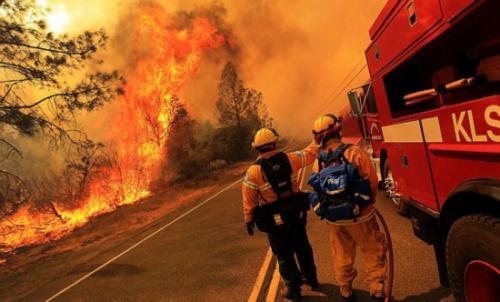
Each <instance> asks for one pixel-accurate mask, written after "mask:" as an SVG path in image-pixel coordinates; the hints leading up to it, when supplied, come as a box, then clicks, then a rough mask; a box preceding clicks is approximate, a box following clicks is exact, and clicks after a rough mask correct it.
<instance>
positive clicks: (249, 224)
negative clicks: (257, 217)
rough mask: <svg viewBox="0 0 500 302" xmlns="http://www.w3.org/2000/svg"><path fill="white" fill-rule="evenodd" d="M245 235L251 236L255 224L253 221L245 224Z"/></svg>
mask: <svg viewBox="0 0 500 302" xmlns="http://www.w3.org/2000/svg"><path fill="white" fill-rule="evenodd" d="M246 225H247V233H248V235H250V236H253V229H254V228H255V223H254V222H253V221H250V222H247V223H246Z"/></svg>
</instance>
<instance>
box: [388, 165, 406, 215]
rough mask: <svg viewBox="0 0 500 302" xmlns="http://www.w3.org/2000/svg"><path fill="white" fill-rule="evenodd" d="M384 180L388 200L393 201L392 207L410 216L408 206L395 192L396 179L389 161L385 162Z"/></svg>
mask: <svg viewBox="0 0 500 302" xmlns="http://www.w3.org/2000/svg"><path fill="white" fill-rule="evenodd" d="M382 179H383V180H384V188H385V192H386V194H387V198H389V199H390V200H391V202H392V205H393V206H394V207H396V209H397V210H398V213H399V214H401V215H403V216H408V213H407V207H406V205H405V204H404V203H403V202H402V201H401V197H400V196H399V194H398V193H396V192H395V191H394V178H393V177H392V171H391V167H390V166H389V160H387V159H386V160H385V161H384V168H383V169H382Z"/></svg>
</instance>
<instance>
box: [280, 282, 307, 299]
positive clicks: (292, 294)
mask: <svg viewBox="0 0 500 302" xmlns="http://www.w3.org/2000/svg"><path fill="white" fill-rule="evenodd" d="M281 295H282V296H283V298H285V299H287V300H289V301H292V302H299V301H302V294H301V293H300V289H291V288H288V287H286V286H285V288H283V290H282V291H281Z"/></svg>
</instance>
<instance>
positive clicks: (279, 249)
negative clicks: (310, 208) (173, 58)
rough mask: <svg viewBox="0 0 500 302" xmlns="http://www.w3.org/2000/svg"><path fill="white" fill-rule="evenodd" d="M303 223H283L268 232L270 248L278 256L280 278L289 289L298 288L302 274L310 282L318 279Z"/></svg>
mask: <svg viewBox="0 0 500 302" xmlns="http://www.w3.org/2000/svg"><path fill="white" fill-rule="evenodd" d="M305 225H306V224H305V221H304V222H297V223H294V224H291V225H283V226H280V227H279V228H277V229H275V230H273V231H271V232H269V233H268V237H269V243H270V245H271V249H272V250H273V254H274V255H276V257H277V258H278V264H279V271H280V275H281V278H283V280H284V281H285V284H286V286H287V287H288V288H289V289H290V290H300V285H301V284H302V276H303V277H304V278H305V279H306V280H307V281H309V282H311V283H315V282H317V281H318V280H317V276H316V266H315V265H314V257H313V251H312V248H311V244H310V243H309V239H308V238H307V233H306V226H305ZM294 256H296V257H297V260H298V263H299V266H300V270H299V268H298V267H297V262H296V261H295V257H294Z"/></svg>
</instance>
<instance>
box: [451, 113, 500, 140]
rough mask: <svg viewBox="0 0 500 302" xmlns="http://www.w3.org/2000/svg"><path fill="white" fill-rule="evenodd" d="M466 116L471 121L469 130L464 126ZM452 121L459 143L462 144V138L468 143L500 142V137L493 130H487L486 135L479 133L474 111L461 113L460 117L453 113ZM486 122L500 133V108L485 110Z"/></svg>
mask: <svg viewBox="0 0 500 302" xmlns="http://www.w3.org/2000/svg"><path fill="white" fill-rule="evenodd" d="M466 116H467V119H468V121H469V129H467V127H465V126H464V120H465V117H466ZM451 119H452V121H453V129H454V130H455V139H456V140H457V142H461V141H462V140H461V138H463V139H464V140H465V141H466V142H487V141H488V138H489V139H490V140H491V141H493V142H496V143H498V142H500V135H499V134H496V133H495V132H494V130H492V129H487V130H486V134H480V133H478V132H477V129H476V123H475V121H474V115H473V114H472V110H467V111H461V112H460V113H459V114H458V117H457V115H456V114H455V113H452V114H451ZM484 121H485V123H486V125H487V126H488V127H489V128H493V129H497V133H498V132H500V106H499V105H490V106H488V107H486V109H485V110H484Z"/></svg>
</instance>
